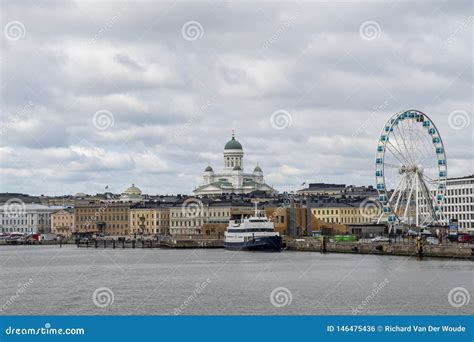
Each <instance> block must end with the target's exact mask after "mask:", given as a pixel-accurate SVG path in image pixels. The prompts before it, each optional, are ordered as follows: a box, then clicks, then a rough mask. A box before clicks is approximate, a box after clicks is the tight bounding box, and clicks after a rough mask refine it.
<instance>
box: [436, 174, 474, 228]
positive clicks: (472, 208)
mask: <svg viewBox="0 0 474 342" xmlns="http://www.w3.org/2000/svg"><path fill="white" fill-rule="evenodd" d="M443 213H444V215H445V216H446V218H447V219H448V220H450V221H452V220H457V223H458V226H459V227H460V228H463V229H474V175H471V176H467V177H460V178H450V179H448V180H447V184H446V197H445V201H444V204H443Z"/></svg>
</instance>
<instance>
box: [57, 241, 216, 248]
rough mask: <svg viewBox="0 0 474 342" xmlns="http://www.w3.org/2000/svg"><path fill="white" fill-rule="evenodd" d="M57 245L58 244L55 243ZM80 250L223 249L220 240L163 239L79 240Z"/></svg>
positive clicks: (77, 243)
mask: <svg viewBox="0 0 474 342" xmlns="http://www.w3.org/2000/svg"><path fill="white" fill-rule="evenodd" d="M57 244H59V243H57ZM76 245H77V247H78V248H79V247H82V248H112V249H115V248H122V249H124V248H132V249H133V248H183V249H184V248H224V240H222V239H173V238H168V239H163V240H121V241H118V240H81V241H77V242H76Z"/></svg>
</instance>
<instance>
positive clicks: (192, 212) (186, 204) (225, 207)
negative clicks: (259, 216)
mask: <svg viewBox="0 0 474 342" xmlns="http://www.w3.org/2000/svg"><path fill="white" fill-rule="evenodd" d="M253 212H254V209H253V205H252V204H251V203H250V202H224V201H212V200H209V199H203V200H200V199H193V198H191V199H186V200H184V201H182V202H181V203H177V204H176V205H175V206H173V207H171V208H170V234H171V235H205V236H211V235H212V236H217V237H223V234H224V232H225V230H226V228H227V226H228V224H229V220H231V219H241V218H242V217H245V216H250V215H252V214H253Z"/></svg>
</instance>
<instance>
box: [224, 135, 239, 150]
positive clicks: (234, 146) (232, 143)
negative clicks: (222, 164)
mask: <svg viewBox="0 0 474 342" xmlns="http://www.w3.org/2000/svg"><path fill="white" fill-rule="evenodd" d="M224 150H243V148H242V145H241V144H240V143H239V142H238V141H237V140H235V137H234V136H233V135H232V139H230V140H229V141H228V142H227V144H225V147H224Z"/></svg>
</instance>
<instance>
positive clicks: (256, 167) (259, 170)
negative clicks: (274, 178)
mask: <svg viewBox="0 0 474 342" xmlns="http://www.w3.org/2000/svg"><path fill="white" fill-rule="evenodd" d="M253 172H263V171H262V169H261V168H260V166H258V165H257V166H255V169H253Z"/></svg>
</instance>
